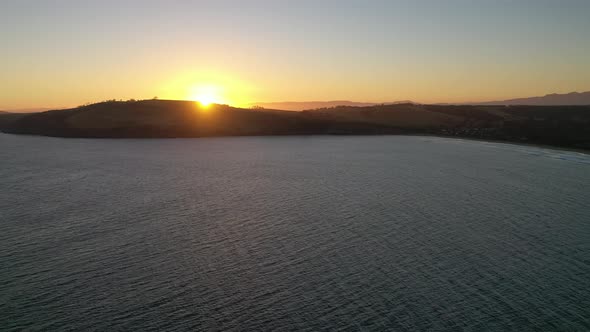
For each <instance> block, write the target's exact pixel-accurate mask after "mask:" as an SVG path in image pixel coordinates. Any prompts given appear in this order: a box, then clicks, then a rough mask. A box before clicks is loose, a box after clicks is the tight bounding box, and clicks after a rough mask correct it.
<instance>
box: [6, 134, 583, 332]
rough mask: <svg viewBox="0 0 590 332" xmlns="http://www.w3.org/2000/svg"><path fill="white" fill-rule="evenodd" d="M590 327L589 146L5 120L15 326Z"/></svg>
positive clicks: (10, 316) (9, 316) (9, 318)
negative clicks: (95, 128)
mask: <svg viewBox="0 0 590 332" xmlns="http://www.w3.org/2000/svg"><path fill="white" fill-rule="evenodd" d="M21 329H24V330H104V331H118V330H138V331H147V330H158V331H162V330H169V331H193V330H205V331H217V330H219V331H222V330H223V331H238V330H241V331H263V330H278V331H288V330H299V331H320V330H338V329H341V330H350V331H357V330H362V331H380V330H394V331H416V330H434V331H439V330H440V331H444V330H453V331H454V330H466V331H481V330H498V331H506V330H514V331H527V330H559V331H564V330H571V331H585V330H590V156H588V155H584V154H580V153H576V152H564V151H557V150H549V149H542V148H535V147H524V146H516V145H506V144H498V143H484V142H475V141H463V140H452V139H442V138H430V137H403V136H397V137H396V136H375V137H251V138H215V139H171V140H77V139H56V138H44V137H26V136H12V135H0V330H9V331H10V330H21Z"/></svg>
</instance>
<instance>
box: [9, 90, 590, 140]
mask: <svg viewBox="0 0 590 332" xmlns="http://www.w3.org/2000/svg"><path fill="white" fill-rule="evenodd" d="M0 130H2V131H3V132H6V133H14V134H29V135H44V136H56V137H86V138H173V137H178V138H180V137H210V136H253V135H377V134H424V135H440V136H452V137H463V138H476V139H486V140H501V141H509V142H519V143H531V144H546V145H554V146H561V147H568V148H578V149H586V150H590V106H495V105H419V104H411V103H405V104H394V105H375V106H366V107H353V106H338V107H330V108H321V109H315V110H308V111H302V112H287V111H281V110H269V109H244V108H235V107H230V106H227V105H211V106H209V107H207V108H204V107H201V106H199V105H198V103H195V102H192V101H176V100H142V101H127V102H125V101H108V102H102V103H96V104H91V105H85V106H80V107H77V108H72V109H64V110H54V111H47V112H40V113H32V114H31V113H29V114H14V113H8V114H1V115H0Z"/></svg>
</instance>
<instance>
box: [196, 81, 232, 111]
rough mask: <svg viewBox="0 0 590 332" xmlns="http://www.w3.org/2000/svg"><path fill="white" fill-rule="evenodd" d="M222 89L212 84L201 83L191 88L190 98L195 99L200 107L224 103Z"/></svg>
mask: <svg viewBox="0 0 590 332" xmlns="http://www.w3.org/2000/svg"><path fill="white" fill-rule="evenodd" d="M222 95H223V89H221V88H220V87H218V86H214V85H201V86H196V87H194V88H193V89H192V92H191V97H190V99H191V100H194V101H196V102H197V103H199V105H201V107H204V108H207V107H209V106H211V105H212V104H225V102H224V99H223V97H222Z"/></svg>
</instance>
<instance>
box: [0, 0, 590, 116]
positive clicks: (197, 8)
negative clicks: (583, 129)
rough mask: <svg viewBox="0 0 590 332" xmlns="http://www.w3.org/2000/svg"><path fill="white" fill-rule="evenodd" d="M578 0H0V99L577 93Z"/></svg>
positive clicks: (587, 81)
mask: <svg viewBox="0 0 590 332" xmlns="http://www.w3.org/2000/svg"><path fill="white" fill-rule="evenodd" d="M589 15H590V1H588V0H560V1H557V0H554V1H547V0H520V1H516V0H515V1H508V0H446V1H440V0H431V1H425V0H413V1H409V0H408V1H396V0H383V1H381V0H374V1H372V0H358V1H352V0H324V1H322V0H315V1H309V0H298V1H283V0H268V1H262V0H249V1H245V0H239V1H224V0H216V1H200V0H193V1H188V0H165V1H164V0H162V1H150V0H141V1H132V0H128V1H125V0H117V1H114V0H102V1H94V0H93V1H86V0H73V1H66V0H53V1H49V0H1V1H0V109H21V108H35V107H50V108H51V107H56V108H57V107H73V106H77V105H80V104H84V103H88V102H96V101H101V100H107V99H130V98H135V99H146V98H152V97H155V96H157V97H159V98H160V99H203V98H205V99H209V100H210V101H213V102H223V103H228V104H232V105H236V106H242V105H246V104H248V103H253V102H259V101H260V102H262V101H264V102H271V101H316V100H353V101H360V102H392V101H397V100H412V101H416V102H423V103H435V102H469V101H485V100H499V99H508V98H515V97H527V96H536V95H544V94H547V93H567V92H572V91H579V92H582V91H588V90H590V37H589V34H590V19H589Z"/></svg>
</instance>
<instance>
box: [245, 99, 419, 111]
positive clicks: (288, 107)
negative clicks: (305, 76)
mask: <svg viewBox="0 0 590 332" xmlns="http://www.w3.org/2000/svg"><path fill="white" fill-rule="evenodd" d="M407 103H412V102H411V101H409V100H403V101H394V102H387V103H363V102H356V101H349V100H332V101H283V102H271V103H266V102H260V103H251V104H249V105H248V106H249V107H263V108H266V109H274V110H283V111H305V110H313V109H319V108H331V107H336V106H347V107H367V106H375V105H395V104H407Z"/></svg>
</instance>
